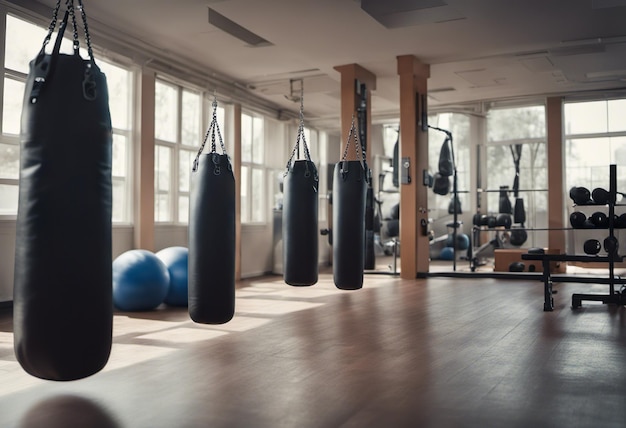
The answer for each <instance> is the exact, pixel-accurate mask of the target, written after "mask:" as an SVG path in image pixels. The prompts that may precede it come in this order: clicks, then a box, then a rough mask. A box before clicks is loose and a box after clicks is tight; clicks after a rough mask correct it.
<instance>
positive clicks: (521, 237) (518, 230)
mask: <svg viewBox="0 0 626 428" xmlns="http://www.w3.org/2000/svg"><path fill="white" fill-rule="evenodd" d="M527 239H528V233H527V232H526V229H524V228H523V227H513V228H511V238H510V239H509V242H510V243H511V245H514V246H516V247H521V246H522V245H524V243H525V242H526V240H527Z"/></svg>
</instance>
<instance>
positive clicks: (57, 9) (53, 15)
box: [42, 0, 61, 49]
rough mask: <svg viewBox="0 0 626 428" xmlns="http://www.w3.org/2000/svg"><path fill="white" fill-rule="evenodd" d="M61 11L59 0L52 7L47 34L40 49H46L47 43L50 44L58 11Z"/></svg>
mask: <svg viewBox="0 0 626 428" xmlns="http://www.w3.org/2000/svg"><path fill="white" fill-rule="evenodd" d="M60 9H61V0H57V4H56V5H55V6H54V10H53V11H52V22H50V25H49V26H48V34H46V38H45V39H44V40H43V46H42V49H44V48H45V47H46V45H47V44H48V43H50V39H51V38H52V33H54V30H55V28H56V26H57V21H58V19H59V10H60Z"/></svg>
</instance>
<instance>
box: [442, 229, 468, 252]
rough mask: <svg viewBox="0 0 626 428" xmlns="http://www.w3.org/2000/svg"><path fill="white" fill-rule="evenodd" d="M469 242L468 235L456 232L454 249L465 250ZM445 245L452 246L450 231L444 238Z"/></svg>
mask: <svg viewBox="0 0 626 428" xmlns="http://www.w3.org/2000/svg"><path fill="white" fill-rule="evenodd" d="M469 244H470V240H469V236H467V235H466V234H465V233H457V234H456V249H457V250H467V249H468V248H469ZM446 247H454V243H453V241H452V234H451V233H450V234H449V235H448V237H447V238H446Z"/></svg>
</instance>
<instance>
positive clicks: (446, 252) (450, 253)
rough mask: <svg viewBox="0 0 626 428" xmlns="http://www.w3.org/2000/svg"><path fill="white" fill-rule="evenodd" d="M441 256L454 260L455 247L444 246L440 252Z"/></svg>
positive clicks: (444, 258) (443, 258)
mask: <svg viewBox="0 0 626 428" xmlns="http://www.w3.org/2000/svg"><path fill="white" fill-rule="evenodd" d="M439 258H440V259H441V260H454V248H452V247H443V248H442V249H441V252H440V253H439Z"/></svg>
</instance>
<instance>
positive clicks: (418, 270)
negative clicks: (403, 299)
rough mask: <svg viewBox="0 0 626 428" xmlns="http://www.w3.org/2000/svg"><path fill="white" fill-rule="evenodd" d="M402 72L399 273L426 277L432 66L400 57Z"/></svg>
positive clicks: (409, 56)
mask: <svg viewBox="0 0 626 428" xmlns="http://www.w3.org/2000/svg"><path fill="white" fill-rule="evenodd" d="M397 60H398V75H399V76H400V150H399V152H400V154H399V156H400V159H399V162H398V163H399V167H400V245H401V248H402V256H401V257H400V276H401V277H402V278H406V279H414V278H416V277H418V278H419V277H424V276H425V275H426V273H428V267H429V263H430V259H429V243H428V234H427V232H426V229H427V225H428V187H427V186H424V184H423V179H422V176H423V175H422V174H423V171H427V170H428V129H426V130H424V129H422V126H421V122H422V118H425V116H426V91H427V80H428V78H429V77H430V66H429V65H427V64H423V63H422V62H420V61H419V60H418V59H417V58H415V57H414V56H413V55H402V56H398V57H397Z"/></svg>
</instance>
